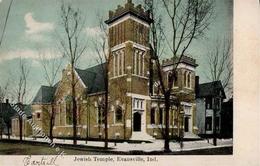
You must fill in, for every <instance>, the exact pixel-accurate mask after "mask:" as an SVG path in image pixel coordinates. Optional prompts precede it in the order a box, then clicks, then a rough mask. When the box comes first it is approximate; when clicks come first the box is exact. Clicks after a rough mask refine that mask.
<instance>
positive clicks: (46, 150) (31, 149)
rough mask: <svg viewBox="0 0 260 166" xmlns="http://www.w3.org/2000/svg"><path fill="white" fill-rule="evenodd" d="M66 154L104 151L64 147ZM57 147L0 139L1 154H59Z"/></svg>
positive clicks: (91, 153)
mask: <svg viewBox="0 0 260 166" xmlns="http://www.w3.org/2000/svg"><path fill="white" fill-rule="evenodd" d="M61 151H64V152H65V154H66V155H100V154H103V153H102V152H98V151H97V150H96V151H92V150H91V151H89V149H88V148H86V149H83V148H80V149H77V148H67V147H66V148H65V147H62V148H61ZM57 154H58V153H57V152H56V150H55V148H52V147H49V146H48V145H47V144H46V145H43V144H42V145H41V144H33V143H31V144H28V143H18V142H5V141H0V155H57Z"/></svg>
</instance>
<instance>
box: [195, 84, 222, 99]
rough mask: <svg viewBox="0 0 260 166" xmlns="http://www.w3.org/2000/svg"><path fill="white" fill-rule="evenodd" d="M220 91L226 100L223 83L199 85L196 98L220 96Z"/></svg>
mask: <svg viewBox="0 0 260 166" xmlns="http://www.w3.org/2000/svg"><path fill="white" fill-rule="evenodd" d="M220 91H221V94H222V96H223V98H226V95H225V91H224V88H223V86H222V84H221V81H213V82H207V83H204V84H200V85H199V87H198V92H197V94H196V96H197V98H201V97H213V96H219V95H220V93H219V92H220Z"/></svg>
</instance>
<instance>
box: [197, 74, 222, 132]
mask: <svg viewBox="0 0 260 166" xmlns="http://www.w3.org/2000/svg"><path fill="white" fill-rule="evenodd" d="M196 84H197V85H198V84H199V79H198V77H197V78H196ZM225 98H226V96H225V92H224V88H223V86H222V84H221V81H214V82H208V83H204V84H199V85H198V86H197V87H196V103H197V126H198V134H199V135H202V136H203V135H212V134H214V126H215V127H216V134H220V132H221V121H222V117H221V112H222V105H223V100H224V99H225ZM214 116H215V118H214Z"/></svg>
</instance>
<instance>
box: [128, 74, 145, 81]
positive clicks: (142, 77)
mask: <svg viewBox="0 0 260 166" xmlns="http://www.w3.org/2000/svg"><path fill="white" fill-rule="evenodd" d="M132 76H135V77H139V78H143V79H147V80H148V79H149V78H148V77H145V76H140V75H137V74H132Z"/></svg>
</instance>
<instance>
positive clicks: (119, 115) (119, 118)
mask: <svg viewBox="0 0 260 166" xmlns="http://www.w3.org/2000/svg"><path fill="white" fill-rule="evenodd" d="M115 117H116V123H119V122H122V121H123V111H122V108H121V107H117V109H116V116H115Z"/></svg>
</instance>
